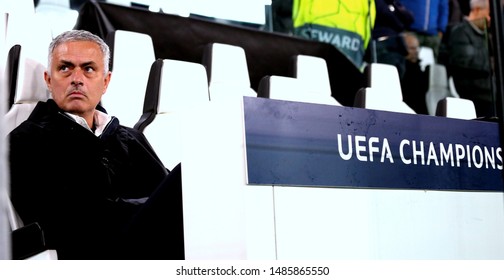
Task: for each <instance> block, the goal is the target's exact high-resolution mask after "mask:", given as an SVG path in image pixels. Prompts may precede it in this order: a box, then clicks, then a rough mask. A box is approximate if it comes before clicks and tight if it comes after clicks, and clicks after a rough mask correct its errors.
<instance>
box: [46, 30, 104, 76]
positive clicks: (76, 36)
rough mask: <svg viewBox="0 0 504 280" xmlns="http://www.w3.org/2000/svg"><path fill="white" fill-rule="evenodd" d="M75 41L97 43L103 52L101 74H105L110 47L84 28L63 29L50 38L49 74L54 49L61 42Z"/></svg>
mask: <svg viewBox="0 0 504 280" xmlns="http://www.w3.org/2000/svg"><path fill="white" fill-rule="evenodd" d="M77 41H90V42H95V43H96V44H98V46H99V47H100V50H101V52H102V54H103V66H104V67H103V74H104V75H106V74H107V73H108V72H109V61H110V48H109V46H108V45H107V44H106V43H105V42H104V41H103V40H102V39H101V38H100V37H98V36H96V35H94V34H93V33H91V32H89V31H86V30H70V31H65V32H63V33H61V34H60V35H58V36H56V38H54V39H53V40H52V42H51V44H49V57H48V63H47V70H48V73H49V75H51V62H52V58H53V52H54V49H56V47H58V46H59V45H61V44H63V43H66V42H77Z"/></svg>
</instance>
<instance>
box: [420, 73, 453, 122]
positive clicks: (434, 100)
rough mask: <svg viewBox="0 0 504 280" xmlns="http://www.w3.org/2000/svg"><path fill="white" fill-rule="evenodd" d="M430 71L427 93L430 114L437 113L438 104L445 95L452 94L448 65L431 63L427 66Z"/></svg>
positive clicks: (426, 100)
mask: <svg viewBox="0 0 504 280" xmlns="http://www.w3.org/2000/svg"><path fill="white" fill-rule="evenodd" d="M427 71H428V73H429V88H428V89H427V93H426V94H425V102H426V105H427V112H428V113H429V115H431V116H434V115H436V108H437V104H438V102H439V101H440V100H442V99H443V98H445V97H449V96H452V94H451V92H450V88H449V85H448V76H447V72H446V66H444V65H442V64H431V65H428V66H427Z"/></svg>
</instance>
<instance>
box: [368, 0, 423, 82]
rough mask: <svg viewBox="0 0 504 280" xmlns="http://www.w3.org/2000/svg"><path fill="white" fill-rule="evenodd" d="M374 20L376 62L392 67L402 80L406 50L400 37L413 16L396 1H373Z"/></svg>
mask: <svg viewBox="0 0 504 280" xmlns="http://www.w3.org/2000/svg"><path fill="white" fill-rule="evenodd" d="M375 3H376V20H375V26H374V28H373V31H372V37H373V40H374V42H375V46H376V62H378V63H385V64H390V65H394V66H396V68H397V72H398V73H399V77H400V78H401V79H402V78H403V76H404V72H405V71H406V56H407V55H408V50H407V48H406V44H405V42H404V38H403V36H402V32H403V31H404V30H406V28H408V27H409V26H410V24H411V23H412V22H413V14H412V13H411V12H410V11H408V10H407V9H406V8H405V7H404V6H403V5H402V4H401V2H400V1H398V0H375Z"/></svg>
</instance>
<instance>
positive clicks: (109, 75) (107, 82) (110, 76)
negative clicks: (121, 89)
mask: <svg viewBox="0 0 504 280" xmlns="http://www.w3.org/2000/svg"><path fill="white" fill-rule="evenodd" d="M110 78H112V72H110V71H109V72H108V73H107V75H105V77H104V79H103V93H102V94H105V92H107V88H108V85H109V83H110Z"/></svg>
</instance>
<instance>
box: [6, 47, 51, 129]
mask: <svg viewBox="0 0 504 280" xmlns="http://www.w3.org/2000/svg"><path fill="white" fill-rule="evenodd" d="M8 60H9V61H10V62H12V63H9V67H8V69H6V72H7V80H8V81H9V82H8V86H7V88H8V92H9V93H10V96H11V98H12V100H13V104H12V106H11V107H10V109H9V111H8V112H7V113H6V114H5V116H4V121H5V125H6V128H5V129H6V132H7V133H9V132H10V131H12V130H13V129H14V128H16V127H17V126H18V125H19V124H20V123H22V122H23V121H25V120H26V119H27V118H28V116H29V115H30V114H31V112H32V111H33V108H35V106H36V105H37V102H39V101H46V100H47V99H49V98H50V93H49V91H48V90H47V86H46V84H45V81H44V71H45V69H46V67H45V65H44V64H43V63H41V62H39V61H36V60H35V59H33V58H31V57H28V56H27V55H26V52H25V51H24V49H23V46H19V45H15V46H13V47H12V48H11V52H9V58H8Z"/></svg>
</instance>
